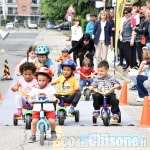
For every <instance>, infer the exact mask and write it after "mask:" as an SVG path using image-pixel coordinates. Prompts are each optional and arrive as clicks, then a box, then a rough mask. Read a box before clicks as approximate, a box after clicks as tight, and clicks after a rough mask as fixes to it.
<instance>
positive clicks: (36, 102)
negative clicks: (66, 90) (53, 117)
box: [32, 100, 57, 104]
mask: <svg viewBox="0 0 150 150" xmlns="http://www.w3.org/2000/svg"><path fill="white" fill-rule="evenodd" d="M41 103H57V101H50V100H48V101H43V100H42V101H33V103H32V104H41Z"/></svg>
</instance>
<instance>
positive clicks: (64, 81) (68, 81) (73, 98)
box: [51, 59, 81, 113]
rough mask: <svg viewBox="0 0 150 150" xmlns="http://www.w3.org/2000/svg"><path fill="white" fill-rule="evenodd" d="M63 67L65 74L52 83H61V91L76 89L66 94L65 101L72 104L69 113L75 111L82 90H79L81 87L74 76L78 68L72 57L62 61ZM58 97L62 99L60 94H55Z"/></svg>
mask: <svg viewBox="0 0 150 150" xmlns="http://www.w3.org/2000/svg"><path fill="white" fill-rule="evenodd" d="M61 68H62V70H63V75H61V76H60V77H58V78H57V79H56V80H55V81H54V82H52V83H51V85H54V84H58V83H59V91H60V92H68V91H69V90H72V89H74V91H71V92H69V94H68V95H65V96H64V102H65V103H69V104H71V107H70V110H69V113H74V112H75V109H74V107H76V105H77V103H78V101H79V99H80V97H81V92H80V91H77V90H78V88H79V84H78V81H77V80H76V78H75V77H74V76H73V71H74V70H75V69H76V65H75V62H74V61H73V60H72V59H65V60H64V61H63V62H62V63H61ZM55 96H56V97H57V98H58V99H61V97H60V95H59V94H56V95H55Z"/></svg>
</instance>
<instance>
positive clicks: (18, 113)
mask: <svg viewBox="0 0 150 150" xmlns="http://www.w3.org/2000/svg"><path fill="white" fill-rule="evenodd" d="M21 116H22V110H18V112H17V113H14V117H21Z"/></svg>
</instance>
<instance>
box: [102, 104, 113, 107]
mask: <svg viewBox="0 0 150 150" xmlns="http://www.w3.org/2000/svg"><path fill="white" fill-rule="evenodd" d="M101 107H104V105H101ZM107 107H111V105H110V104H107Z"/></svg>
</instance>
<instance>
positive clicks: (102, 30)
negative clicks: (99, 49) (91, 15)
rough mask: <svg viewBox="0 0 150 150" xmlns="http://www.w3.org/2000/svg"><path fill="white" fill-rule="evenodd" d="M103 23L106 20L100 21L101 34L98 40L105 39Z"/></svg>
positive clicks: (104, 23)
mask: <svg viewBox="0 0 150 150" xmlns="http://www.w3.org/2000/svg"><path fill="white" fill-rule="evenodd" d="M105 25H106V21H105V22H102V21H101V34H100V37H99V40H105V31H104V27H105Z"/></svg>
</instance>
